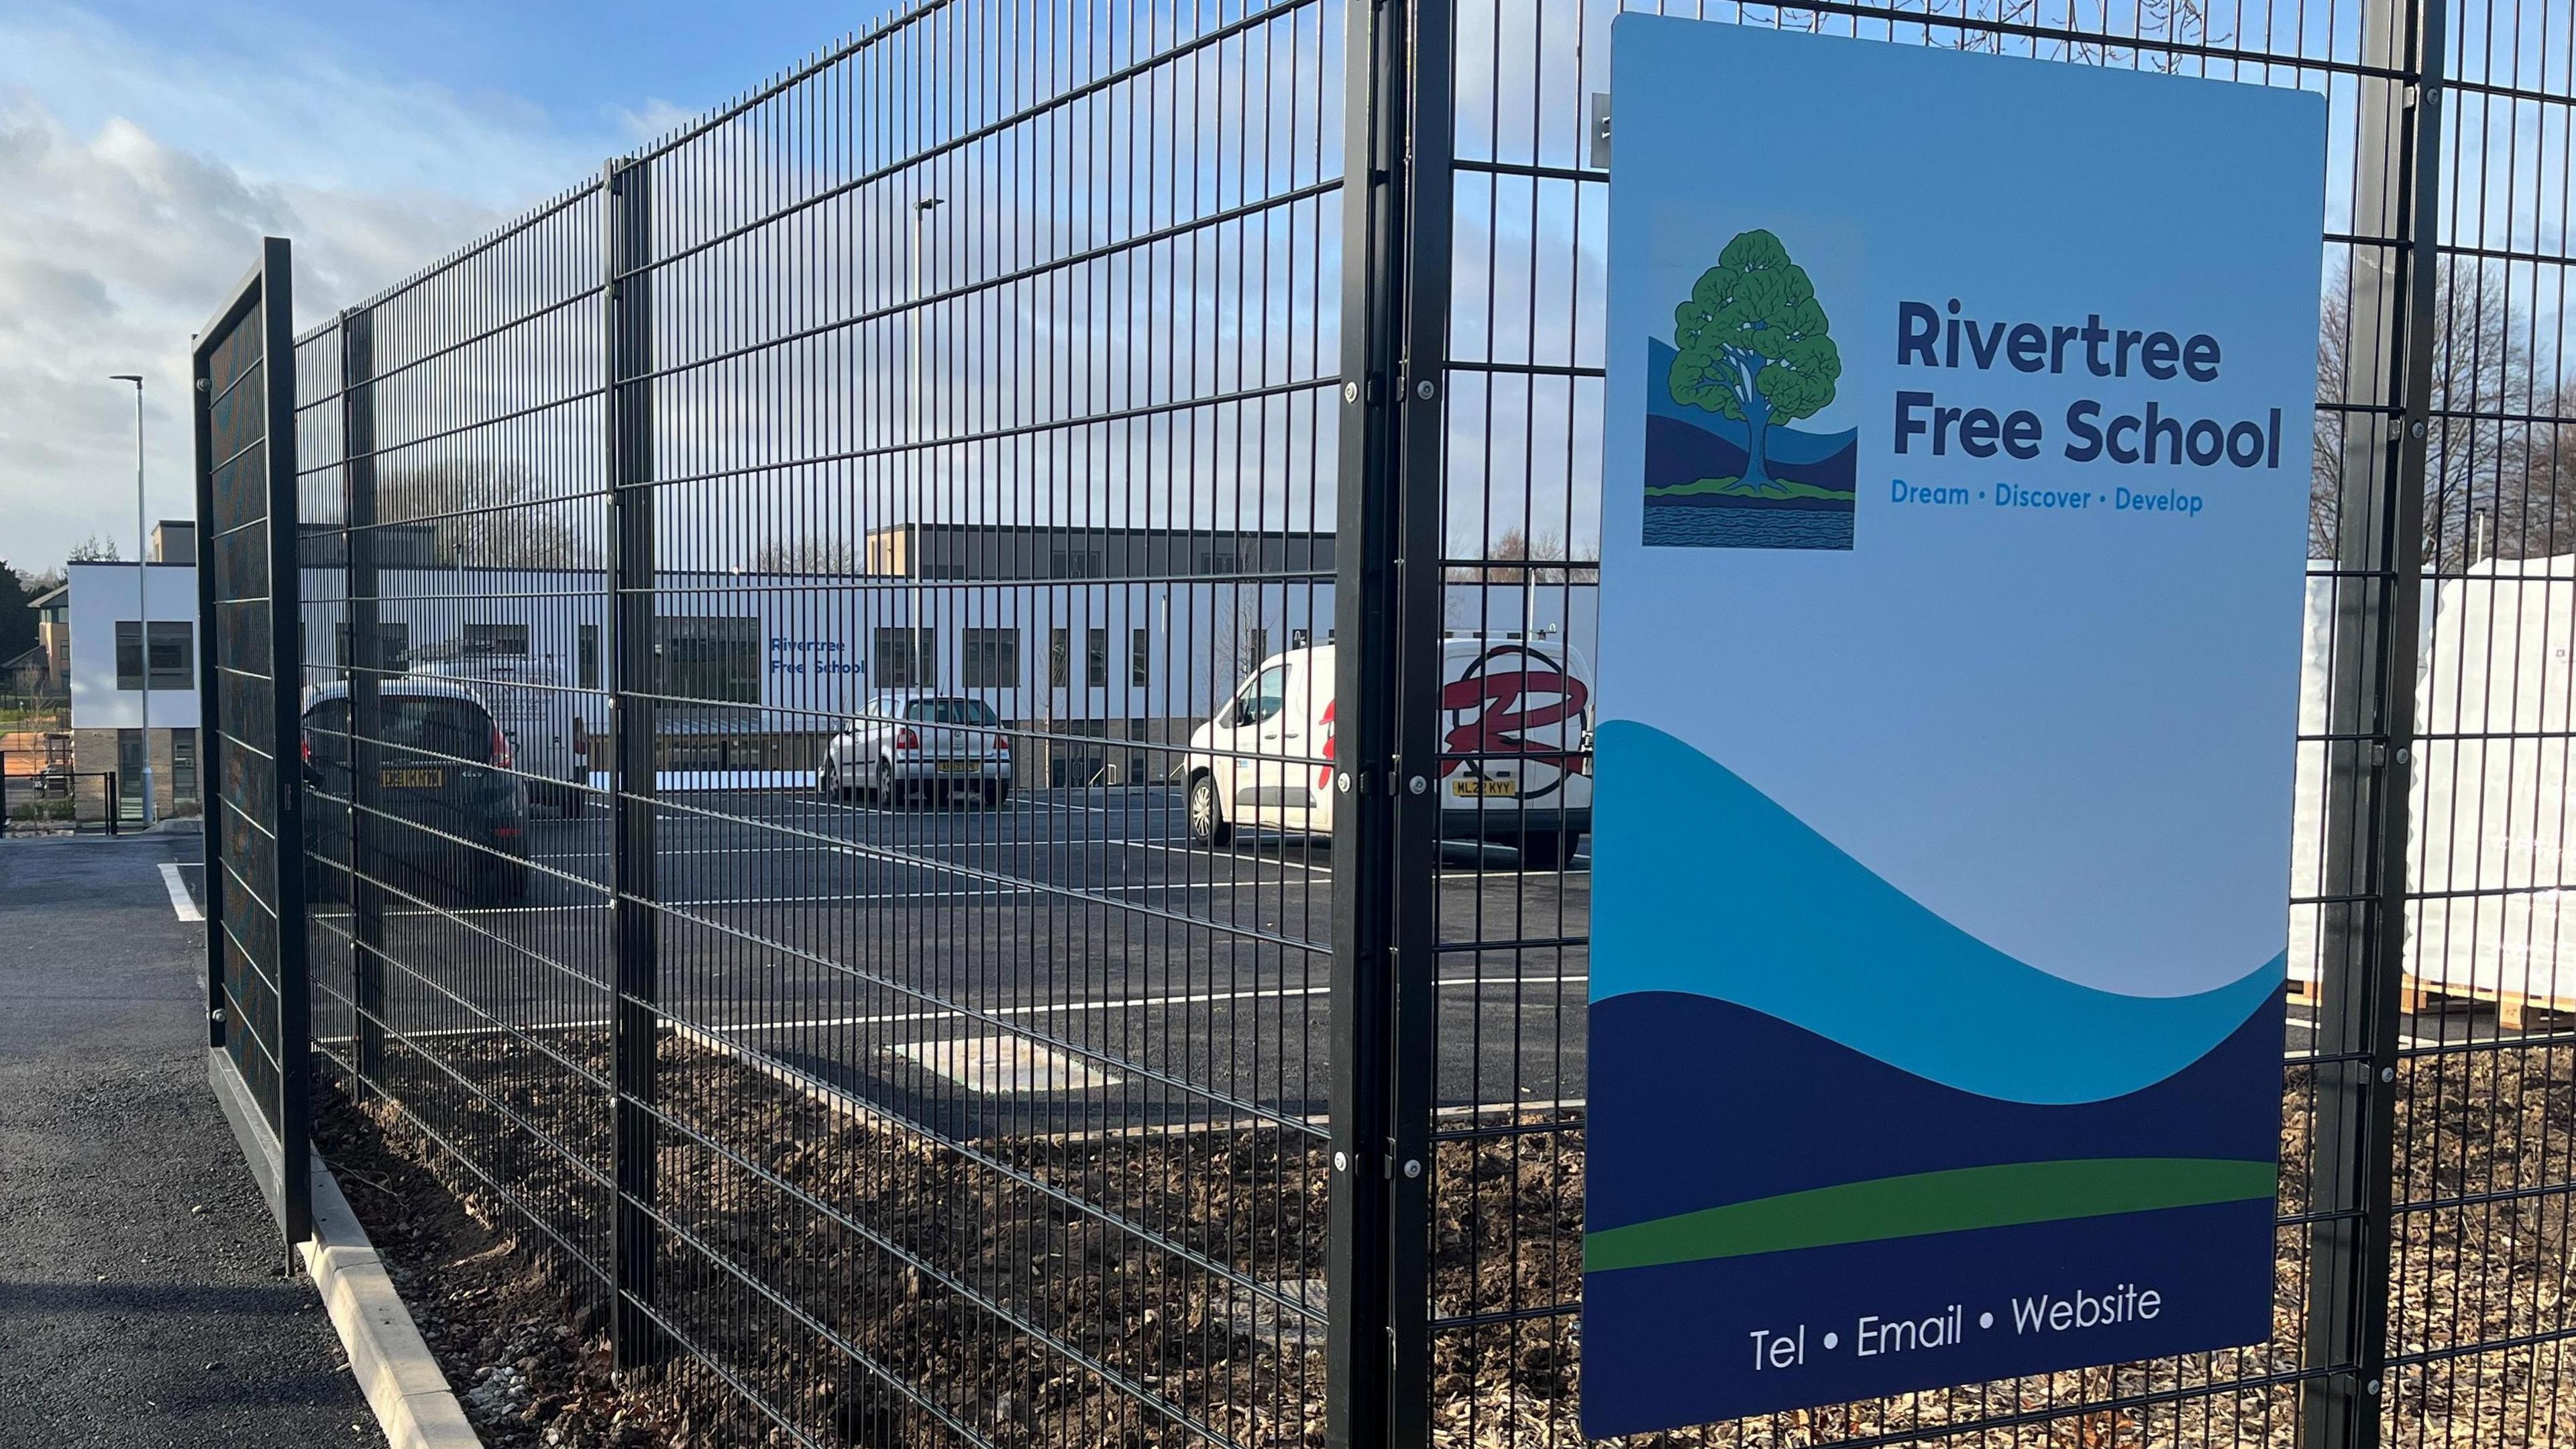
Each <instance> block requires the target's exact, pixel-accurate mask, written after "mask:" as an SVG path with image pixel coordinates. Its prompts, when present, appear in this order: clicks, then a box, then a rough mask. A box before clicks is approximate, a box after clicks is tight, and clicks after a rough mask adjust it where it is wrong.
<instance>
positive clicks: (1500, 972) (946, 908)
mask: <svg viewBox="0 0 2576 1449" xmlns="http://www.w3.org/2000/svg"><path fill="white" fill-rule="evenodd" d="M530 833H531V856H532V858H533V859H534V860H535V862H536V863H537V866H538V878H537V880H536V882H535V884H534V886H533V888H532V890H531V892H530V895H529V899H528V901H527V902H526V903H525V904H524V905H515V904H513V905H507V906H499V905H492V904H480V903H473V902H469V901H465V900H461V899H457V898H453V897H450V896H447V895H446V894H445V893H443V892H437V893H432V892H429V891H426V890H424V892H423V894H421V895H420V896H418V897H417V898H413V899H407V900H397V901H395V902H394V903H393V905H392V908H391V910H390V911H389V913H388V917H387V920H386V925H385V948H386V953H387V955H388V957H389V958H390V959H392V960H393V961H396V962H398V963H401V965H402V968H403V969H402V970H401V971H400V972H397V973H396V974H395V976H394V977H393V978H392V979H391V981H390V984H389V988H388V989H389V992H390V993H391V994H390V996H389V1003H390V1007H391V1012H390V1014H391V1018H392V1020H393V1023H394V1026H395V1029H396V1030H398V1031H401V1032H405V1033H412V1034H417V1035H418V1037H419V1039H420V1040H421V1041H422V1042H423V1043H424V1044H428V1043H431V1042H435V1041H437V1040H440V1039H442V1038H454V1037H480V1036H488V1035H491V1034H493V1033H495V1032H503V1031H507V1030H509V1029H513V1028H515V1029H522V1030H524V1029H527V1028H552V1029H569V1030H593V1031H595V1030H597V1029H599V1028H600V1027H601V1026H603V1025H604V1024H605V1022H606V1019H607V1012H608V1002H609V996H608V991H607V988H606V984H605V983H606V982H607V981H608V980H609V976H610V970H609V961H610V946H609V934H610V932H609V927H610V914H611V913H610V909H609V902H608V899H607V896H606V893H605V890H604V885H605V883H606V881H607V880H608V878H609V872H610V864H611V848H612V846H613V844H614V842H613V840H612V837H611V830H610V824H609V822H608V820H607V819H606V818H605V814H604V812H602V811H599V810H594V811H592V812H591V813H590V815H589V817H588V818H586V819H580V820H559V819H553V818H543V817H541V818H539V819H536V820H534V821H532V822H531V825H530ZM657 834H658V840H657V850H656V856H655V860H656V872H657V882H656V897H657V899H658V901H659V902H660V907H659V909H658V910H656V911H654V912H653V916H654V919H655V923H656V927H657V929H658V932H659V935H660V944H661V950H660V956H659V959H660V978H659V981H658V983H657V984H658V990H659V999H660V1001H661V1003H662V1006H663V1010H664V1012H665V1014H666V1015H667V1016H668V1017H669V1018H670V1019H672V1020H673V1021H675V1022H677V1023H680V1024H684V1025H686V1026H690V1027H694V1028H699V1029H704V1030H709V1031H713V1032H718V1033H721V1034H722V1035H723V1036H725V1037H727V1038H729V1039H731V1040H734V1041H737V1042H740V1043H742V1044H744V1045H746V1046H751V1047H754V1048H757V1049H758V1050H760V1051H761V1052H763V1053H766V1054H767V1055H769V1056H771V1057H773V1058H775V1059H776V1060H778V1061H780V1062H783V1063H786V1064H789V1065H791V1066H794V1067H795V1068H797V1069H799V1070H801V1071H805V1072H809V1073H811V1074H813V1075H814V1076H816V1077H818V1078H821V1079H823V1080H825V1081H828V1082H831V1083H833V1084H834V1085H836V1086H839V1087H841V1088H843V1089H845V1090H848V1091H851V1092H854V1093H857V1094H859V1095H861V1096H863V1097H865V1098H867V1099H869V1100H871V1101H874V1102H877V1103H880V1104H882V1105H884V1106H887V1107H889V1108H890V1109H892V1110H895V1111H897V1112H898V1113H900V1114H901V1115H904V1116H906V1117H907V1118H911V1119H913V1120H917V1121H921V1122H924V1123H927V1124H931V1125H933V1126H934V1127H936V1128H937V1129H938V1130H940V1131H941V1132H943V1133H947V1134H955V1135H981V1134H990V1133H1017V1132H1042V1131H1065V1130H1080V1129H1083V1128H1087V1127H1095V1126H1100V1125H1106V1124H1108V1123H1112V1122H1136V1121H1149V1120H1150V1121H1169V1120H1210V1119H1257V1118H1268V1119H1274V1120H1282V1121H1290V1120H1293V1121H1303V1122H1309V1123H1315V1122H1319V1121H1320V1118H1321V1115H1322V1114H1323V1112H1324V1111H1325V1107H1326V1098H1327V1095H1328V1088H1329V1081H1330V1071H1329V1040H1330V1032H1331V1019H1330V1002H1329V998H1328V995H1327V991H1326V987H1327V980H1328V968H1329V962H1330V953H1329V942H1330V939H1331V935H1332V911H1333V896H1332V890H1333V882H1332V871H1331V868H1330V863H1329V859H1328V856H1329V853H1330V845H1329V842H1328V841H1326V840H1323V839H1321V838H1309V837H1305V836H1262V837H1256V838H1247V839H1243V840H1239V841H1238V842H1236V844H1235V845H1233V846H1232V847H1230V848H1227V849H1223V850H1209V849H1206V848H1203V847H1194V846H1192V845H1191V844H1190V843H1189V841H1188V838H1187V831H1186V829H1185V828H1184V821H1183V817H1182V801H1181V798H1180V795H1179V792H1178V791H1176V790H1174V789H1172V788H1170V787H1168V786H1161V785H1149V786H1133V787H1110V788H1095V789H1088V790H1082V789H1076V790H1040V791H1024V792H1021V793H1020V794H1019V795H1017V796H1016V797H1015V798H1014V799H1013V801H1012V802H1011V804H1010V805H1009V806H1008V807H1007V808H1005V809H1000V810H986V809H979V808H972V807H950V808H919V807H912V808H893V809H888V808H880V807H878V806H875V805H872V804H868V803H864V802H849V803H845V802H838V801H827V800H824V799H822V798H820V797H818V796H816V795H813V794H810V793H784V792H776V791H770V792H750V791H744V792H732V793H721V794H719V793H712V792H708V793H693V794H687V795H677V796H673V797H671V798H669V799H668V800H667V801H666V802H665V803H664V805H663V807H662V809H661V811H660V812H659V815H658V819H657ZM433 895H435V898H433ZM1590 896H1591V892H1590V876H1589V874H1588V871H1587V870H1586V869H1585V868H1584V863H1583V862H1581V861H1579V860H1578V862H1577V865H1576V868H1575V869H1573V870H1570V871H1566V872H1553V871H1550V872H1537V873H1531V874H1528V875H1523V874H1521V873H1520V872H1519V870H1518V867H1517V857H1516V853H1515V852H1512V851H1510V850H1508V849H1506V848H1503V847H1499V846H1496V847H1485V846H1478V845H1474V844H1465V843H1461V844H1454V845H1452V846H1450V847H1449V848H1448V849H1447V850H1446V852H1445V854H1444V860H1443V866H1442V878H1441V882H1440V891H1439V899H1440V907H1441V934H1442V938H1443V941H1444V943H1445V944H1444V949H1443V954H1442V957H1441V960H1440V961H1439V963H1438V965H1439V975H1440V983H1441V984H1440V986H1439V987H1438V988H1437V990H1436V993H1435V1000H1436V1001H1437V1003H1438V1010H1439V1023H1440V1025H1439V1034H1440V1037H1441V1047H1440V1052H1439V1061H1440V1069H1439V1073H1438V1077H1439V1090H1440V1093H1441V1099H1442V1101H1443V1103H1444V1104H1447V1105H1449V1106H1451V1107H1452V1108H1453V1109H1456V1108H1463V1107H1465V1106H1467V1105H1469V1104H1471V1103H1482V1104H1487V1105H1499V1104H1505V1103H1509V1104H1515V1105H1524V1106H1526V1105H1534V1104H1538V1103H1543V1102H1551V1101H1559V1100H1567V1101H1570V1100H1571V1099H1573V1098H1575V1097H1577V1096H1579V1092H1580V1083H1581V1081H1582V1075H1583V1035H1582V1010H1581V1008H1582V1004H1583V1000H1584V981H1583V974H1582V973H1583V969H1584V950H1583V947H1582V946H1581V945H1580V944H1579V942H1580V940H1581V938H1582V937H1583V936H1584V934H1585V933H1586V931H1587V930H1588V917H1589V910H1590ZM317 918H318V924H317V928H316V935H315V937H314V941H315V946H314V950H315V958H316V973H317V974H316V980H317V983H324V984H327V983H328V981H330V980H331V979H333V978H332V972H333V969H334V967H333V964H332V963H334V962H345V959H346V955H347V951H348V949H349V947H348V931H349V925H348V916H347V912H346V909H345V907H344V906H342V905H340V904H339V903H337V902H325V903H323V904H322V905H320V906H318V907H317ZM342 973H343V975H344V976H345V968H342ZM328 1030H329V1028H328V1027H327V1025H326V1026H317V1032H320V1033H322V1034H325V1035H327V1034H328Z"/></svg>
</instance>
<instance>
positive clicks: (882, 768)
mask: <svg viewBox="0 0 2576 1449" xmlns="http://www.w3.org/2000/svg"><path fill="white" fill-rule="evenodd" d="M871 803H873V804H874V805H875V806H876V807H877V808H878V809H880V810H892V809H893V808H894V807H895V806H896V805H897V804H899V803H901V802H900V801H899V800H898V798H897V797H896V795H895V789H894V766H893V764H892V763H890V762H888V761H885V760H879V761H877V787H876V798H875V800H874V801H872V802H871Z"/></svg>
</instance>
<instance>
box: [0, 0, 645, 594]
mask: <svg viewBox="0 0 2576 1449" xmlns="http://www.w3.org/2000/svg"><path fill="white" fill-rule="evenodd" d="M613 126H614V123H613V122H603V132H602V134H601V135H599V136H596V137H578V138H574V137H567V136H564V135H563V134H561V133H560V132H557V131H555V130H554V129H552V127H551V126H550V124H549V123H548V122H546V121H545V119H544V118H543V116H542V114H541V113H540V112H539V111H538V110H536V109H535V108H534V107H531V106H525V105H520V104H514V103H511V102H509V101H508V100H506V99H490V98H474V99H470V100H469V99H467V98H461V97H458V96H455V95H453V94H450V93H447V92H444V91H441V90H439V89H437V88H435V87H425V86H420V85H416V84H410V83H403V82H396V81H390V80H384V79H378V78H373V77H370V76H367V75H363V74H359V73H356V72H353V71H352V70H350V69H349V68H347V67H346V66H344V65H342V64H340V63H339V62H337V61H334V60H332V59H330V58H329V57H327V56H323V55H319V54H315V53H310V52H307V53H303V54H279V55H277V56H275V57H273V59H272V61H271V62H270V63H265V64H261V65H243V64H239V63H237V61H236V60H234V59H232V58H228V57H225V56H222V55H211V56H202V57H189V56H183V55H179V54H176V53H173V52H171V51H170V50H168V49H167V47H165V46H161V45H158V44H154V43H147V42H145V41H142V40H139V39H137V38H136V37H134V36H131V35H128V34H124V33H122V32H118V31H115V30H113V29H112V28H109V27H107V26H106V25H105V24H104V23H103V22H101V21H98V20H96V19H94V18H91V17H87V16H81V15H76V14H73V13H71V12H68V11H54V10H36V11H26V12H22V11H17V10H13V11H12V12H11V13H10V15H9V16H7V17H5V18H0V558H7V559H9V560H10V561H11V562H14V563H16V564H19V565H21V566H24V567H38V566H42V565H45V564H49V563H52V562H55V561H58V560H60V559H61V558H62V556H63V554H64V552H65V550H66V549H68V548H69V547H70V546H71V545H73V544H74V543H76V542H78V541H79V540H81V539H83V538H85V537H88V536H89V535H91V534H93V533H108V534H110V535H112V536H114V537H116V538H117V539H118V541H119V544H120V547H121V548H123V549H124V550H125V551H126V552H127V553H129V554H130V553H131V551H132V549H133V540H132V531H133V527H134V503H133V469H134V463H133V402H132V395H131V394H130V393H129V392H127V391H126V390H125V389H124V388H123V387H121V386H120V385H117V384H113V383H110V382H109V381H108V380H107V379H108V377H109V375H110V374H112V373H119V372H141V373H143V374H144V375H145V377H146V379H147V404H148V405H147V409H146V421H145V426H146V438H147V448H146V454H147V468H148V473H149V476H150V485H151V486H150V499H151V503H150V510H149V511H150V512H151V514H152V516H153V517H154V518H159V517H161V516H163V515H165V514H166V515H170V516H185V515H186V514H187V513H188V512H189V511H190V509H191V503H190V498H189V486H190V485H189V479H188V469H189V461H190V460H189V447H190V440H189V433H188V421H187V419H188V414H187V410H186V408H185V406H184V396H185V395H184V388H185V386H186V380H187V367H188V362H187V358H188V341H189V334H190V333H191V332H192V331H193V330H195V329H196V328H197V327H198V326H200V325H202V324H203V323H204V321H205V320H206V318H207V316H208V315H209V314H210V313H211V312H212V310H213V309H214V307H215V306H216V305H217V303H218V302H220V301H221V299H222V298H223V296H224V295H225V294H226V292H227V291H228V289H229V288H230V287H231V286H232V284H233V283H234V282H235V281H236V280H237V279H238V278H239V277H240V276H241V275H242V273H243V272H244V271H245V270H246V269H247V268H248V267H249V265H250V264H251V262H252V261H253V259H254V258H255V257H256V255H257V247H258V240H259V238H260V237H261V236H263V235H276V236H287V237H291V238H293V239H294V242H295V245H296V263H297V265H296V302H297V306H296V312H297V314H298V321H299V324H303V325H309V324H310V323H311V322H313V321H315V320H318V319H319V318H321V317H323V316H326V315H328V313H329V312H331V311H332V310H334V309H336V308H338V307H340V306H342V305H344V304H346V303H348V302H351V301H354V300H357V299H359V298H361V297H363V296H365V295H367V294H369V293H372V292H374V291H376V290H377V289H379V288H381V287H383V286H385V285H386V284H387V283H389V282H392V281H394V280H395V279H397V278H399V277H401V276H402V275H404V274H406V273H408V272H410V271H412V270H413V269H415V268H417V267H419V266H420V265H422V264H423V263H425V262H427V261H429V260H431V259H433V258H435V257H437V256H438V255H440V254H441V253H444V252H446V251H448V250H451V249H452V248H454V247H456V246H457V245H459V244H461V243H463V242H464V241H466V240H468V239H470V238H471V237H472V236H474V235H475V234H476V233H478V232H481V231H483V230H485V229H487V228H489V227H491V226H493V225H495V224H497V223H498V222H499V221H500V220H501V219H503V218H504V217H505V216H507V215H508V214H509V213H510V212H512V211H514V210H516V209H518V208H519V207H521V206H524V205H526V204H528V203H530V202H532V201H534V200H536V199H538V198H539V197H541V196H542V195H544V194H547V193H549V192H551V191H553V190H555V189H558V188H559V187H561V186H563V185H565V184H567V183H570V182H573V181H576V180H578V179H579V178H581V177H582V176H584V175H586V174H588V173H589V172H590V171H591V170H592V169H594V168H595V167H596V166H597V164H598V157H599V156H600V155H603V154H605V153H606V152H607V151H608V150H611V149H617V148H622V147H624V146H626V145H629V144H631V140H630V139H629V138H628V137H627V136H626V135H624V134H622V133H621V132H620V131H618V130H615V129H612V127H613Z"/></svg>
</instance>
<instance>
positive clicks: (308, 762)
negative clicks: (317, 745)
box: [303, 735, 313, 770]
mask: <svg viewBox="0 0 2576 1449" xmlns="http://www.w3.org/2000/svg"><path fill="white" fill-rule="evenodd" d="M303 743H304V768H306V769H308V770H309V769H312V768H313V737H312V736H311V735H306V736H304V740H303Z"/></svg>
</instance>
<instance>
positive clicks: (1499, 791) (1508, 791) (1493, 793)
mask: <svg viewBox="0 0 2576 1449" xmlns="http://www.w3.org/2000/svg"><path fill="white" fill-rule="evenodd" d="M1449 789H1450V792H1451V793H1452V794H1457V795H1482V796H1484V797H1486V798H1487V799H1493V798H1496V797H1501V798H1504V799H1509V798H1510V797H1512V796H1514V795H1517V794H1519V793H1520V792H1521V787H1520V782H1519V781H1517V780H1509V779H1493V780H1476V779H1462V780H1459V781H1458V782H1456V783H1455V784H1452V785H1451V786H1450V787H1449Z"/></svg>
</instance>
